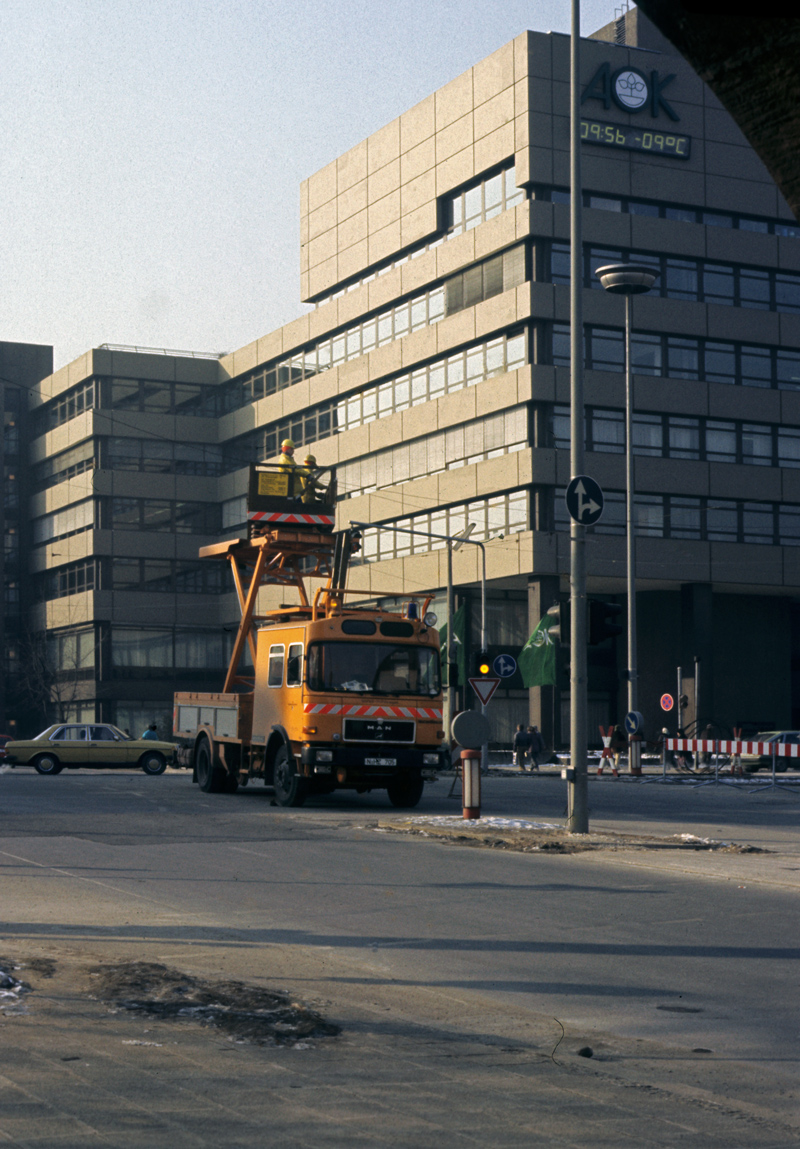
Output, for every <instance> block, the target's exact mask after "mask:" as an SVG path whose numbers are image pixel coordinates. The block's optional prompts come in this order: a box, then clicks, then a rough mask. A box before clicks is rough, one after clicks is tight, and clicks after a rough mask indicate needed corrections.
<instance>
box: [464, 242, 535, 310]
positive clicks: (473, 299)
mask: <svg viewBox="0 0 800 1149" xmlns="http://www.w3.org/2000/svg"><path fill="white" fill-rule="evenodd" d="M524 282H525V248H524V246H522V245H520V246H519V247H512V248H511V249H510V250H509V251H504V252H502V253H501V254H500V255H494V256H492V258H491V259H485V260H484V261H483V263H475V264H473V265H472V266H471V267H468V268H467V270H466V271H461V272H459V273H458V275H454V276H451V278H450V279H447V280H445V285H444V290H445V306H444V310H445V315H453V314H455V312H457V311H463V310H464V309H465V308H466V307H474V306H475V305H476V303H482V302H483V301H484V300H485V299H491V298H492V297H493V296H495V295H502V293H503V292H504V291H510V290H511V288H512V287H519V285H520V284H521V283H524Z"/></svg>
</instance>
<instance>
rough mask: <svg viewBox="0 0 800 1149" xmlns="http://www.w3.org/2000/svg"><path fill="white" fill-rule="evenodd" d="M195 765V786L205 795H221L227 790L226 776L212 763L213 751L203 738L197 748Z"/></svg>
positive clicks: (219, 767)
mask: <svg viewBox="0 0 800 1149" xmlns="http://www.w3.org/2000/svg"><path fill="white" fill-rule="evenodd" d="M195 764H196V769H197V784H198V786H199V787H200V789H201V790H203V791H204V792H205V793H206V794H221V793H222V792H223V791H224V790H226V789H227V782H228V776H227V774H226V772H225V771H224V770H223V769H222V767H221V766H218V765H217V764H216V763H215V762H214V756H213V751H212V749H211V746H210V745H209V742H208V739H207V738H204V739H203V740H202V741H201V743H200V745H199V746H198V747H197V754H196V756H195Z"/></svg>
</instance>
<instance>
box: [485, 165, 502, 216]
mask: <svg viewBox="0 0 800 1149" xmlns="http://www.w3.org/2000/svg"><path fill="white" fill-rule="evenodd" d="M484 198H485V211H486V219H491V218H492V216H495V215H499V214H500V212H501V211H502V210H503V173H502V172H498V174H497V175H496V176H492V178H491V179H488V180H487V181H486V183H485V184H484Z"/></svg>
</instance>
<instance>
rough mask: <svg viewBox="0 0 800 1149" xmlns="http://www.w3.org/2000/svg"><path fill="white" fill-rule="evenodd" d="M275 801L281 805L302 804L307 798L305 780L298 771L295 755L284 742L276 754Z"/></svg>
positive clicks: (274, 775)
mask: <svg viewBox="0 0 800 1149" xmlns="http://www.w3.org/2000/svg"><path fill="white" fill-rule="evenodd" d="M273 779H274V780H273V785H274V787H275V801H276V802H277V803H278V805H279V806H302V805H303V803H304V802H305V800H306V787H305V782H304V781H303V779H302V778H301V777H300V776H299V775H298V773H297V766H296V765H295V760H294V756H293V755H292V754H291V753H290V752H289V750H288V748H287V747H286V745H285V744H284V745H283V746H281V747H279V749H278V752H277V754H276V755H275V765H274V773H273Z"/></svg>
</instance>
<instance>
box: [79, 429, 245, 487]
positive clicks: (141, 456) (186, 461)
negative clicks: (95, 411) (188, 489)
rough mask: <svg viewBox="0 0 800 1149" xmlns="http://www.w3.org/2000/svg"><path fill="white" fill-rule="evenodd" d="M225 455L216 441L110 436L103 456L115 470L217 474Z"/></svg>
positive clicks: (107, 463)
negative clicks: (176, 441) (203, 441)
mask: <svg viewBox="0 0 800 1149" xmlns="http://www.w3.org/2000/svg"><path fill="white" fill-rule="evenodd" d="M222 456H223V451H222V447H221V446H218V445H217V444H216V443H173V442H169V441H167V440H166V439H122V438H109V439H107V440H106V443H105V449H104V451H103V454H102V459H103V466H105V467H108V468H110V469H111V470H113V471H155V472H160V473H162V474H169V475H196V476H201V477H210V478H214V477H215V476H217V475H221V474H222V473H223V466H222Z"/></svg>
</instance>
